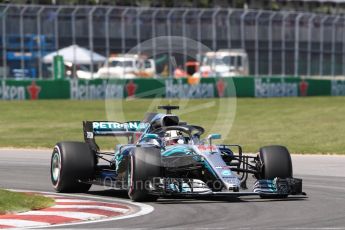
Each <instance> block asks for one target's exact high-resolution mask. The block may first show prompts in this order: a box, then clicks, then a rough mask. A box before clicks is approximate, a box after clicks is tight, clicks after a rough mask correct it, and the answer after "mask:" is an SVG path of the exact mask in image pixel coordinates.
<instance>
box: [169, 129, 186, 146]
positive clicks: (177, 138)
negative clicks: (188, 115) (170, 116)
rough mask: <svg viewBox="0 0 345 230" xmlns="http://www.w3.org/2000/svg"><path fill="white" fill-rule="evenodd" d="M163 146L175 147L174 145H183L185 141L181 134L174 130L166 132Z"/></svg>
mask: <svg viewBox="0 0 345 230" xmlns="http://www.w3.org/2000/svg"><path fill="white" fill-rule="evenodd" d="M164 140H165V145H166V146H168V145H176V144H185V139H184V137H183V135H182V133H181V132H178V131H176V130H173V131H167V132H166V133H165V137H164Z"/></svg>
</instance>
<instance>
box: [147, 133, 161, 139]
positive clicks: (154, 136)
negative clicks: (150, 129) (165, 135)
mask: <svg viewBox="0 0 345 230" xmlns="http://www.w3.org/2000/svg"><path fill="white" fill-rule="evenodd" d="M144 138H147V139H158V138H159V136H158V135H157V134H155V133H146V134H145V135H144Z"/></svg>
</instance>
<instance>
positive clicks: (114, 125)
mask: <svg viewBox="0 0 345 230" xmlns="http://www.w3.org/2000/svg"><path fill="white" fill-rule="evenodd" d="M147 125H148V124H147V123H142V122H126V123H119V122H106V121H104V122H92V128H93V130H94V131H109V130H110V131H137V130H141V129H145V128H146V127H147Z"/></svg>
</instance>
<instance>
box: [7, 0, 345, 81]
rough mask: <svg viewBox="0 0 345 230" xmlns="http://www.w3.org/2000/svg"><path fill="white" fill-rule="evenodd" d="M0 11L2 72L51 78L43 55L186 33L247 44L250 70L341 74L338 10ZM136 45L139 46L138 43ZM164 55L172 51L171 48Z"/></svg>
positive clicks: (344, 70) (214, 42)
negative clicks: (73, 46) (75, 46)
mask: <svg viewBox="0 0 345 230" xmlns="http://www.w3.org/2000/svg"><path fill="white" fill-rule="evenodd" d="M0 15H1V17H0V20H1V21H0V36H1V40H0V43H1V48H0V51H1V58H0V61H1V62H0V63H2V65H1V69H0V71H1V72H2V74H0V75H1V76H2V77H3V78H13V77H15V76H14V74H15V73H12V72H11V71H10V69H11V68H17V69H21V70H22V71H23V70H24V69H28V71H31V73H32V74H31V77H33V78H45V77H47V78H49V77H51V74H49V67H46V66H45V65H44V64H43V63H42V61H41V58H42V56H43V55H45V54H47V53H49V52H52V51H56V50H58V49H61V48H63V47H66V46H69V45H71V44H78V45H79V46H82V47H85V48H88V49H90V50H91V51H95V52H97V53H100V54H102V55H104V56H106V57H109V56H110V55H111V54H113V53H126V52H128V50H130V49H131V48H133V47H134V46H136V45H137V44H140V43H141V42H144V41H146V40H149V39H152V38H154V37H159V36H170V37H171V36H181V37H185V38H190V39H193V40H196V41H199V42H201V43H202V44H204V45H206V46H207V47H209V48H210V49H211V50H219V49H230V48H231V49H233V48H241V49H245V50H246V52H247V53H248V56H249V73H250V74H251V75H254V76H260V75H269V76H272V75H282V76H284V75H293V76H344V75H345V17H343V16H341V15H323V14H314V13H305V12H287V11H262V10H239V9H231V8H228V9H224V8H213V9H201V8H139V7H114V6H39V5H8V4H2V5H0ZM167 39H169V38H167ZM181 46H182V45H181ZM155 47H156V46H155V45H154V44H153V48H155ZM182 48H185V47H182ZM138 49H139V52H140V46H139V47H138ZM200 51H201V50H200ZM157 52H158V51H157V50H154V51H153V54H155V53H157ZM184 53H186V52H184ZM168 54H169V55H174V51H173V50H170V51H169V52H168ZM153 58H157V57H156V56H155V55H154V57H153ZM188 59H189V57H188V56H187V54H184V55H182V57H181V56H179V57H177V59H176V60H177V62H179V63H178V64H179V65H182V64H183V63H184V62H185V61H187V60H188ZM169 63H170V62H169ZM169 65H171V63H170V64H169ZM170 69H171V68H170ZM19 76H20V73H19Z"/></svg>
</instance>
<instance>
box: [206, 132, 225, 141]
mask: <svg viewBox="0 0 345 230" xmlns="http://www.w3.org/2000/svg"><path fill="white" fill-rule="evenodd" d="M221 138H222V135H220V134H218V133H213V134H210V135H208V137H207V139H209V140H218V139H221Z"/></svg>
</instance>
